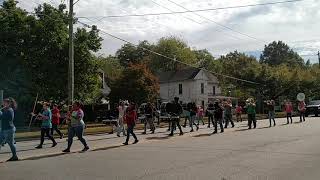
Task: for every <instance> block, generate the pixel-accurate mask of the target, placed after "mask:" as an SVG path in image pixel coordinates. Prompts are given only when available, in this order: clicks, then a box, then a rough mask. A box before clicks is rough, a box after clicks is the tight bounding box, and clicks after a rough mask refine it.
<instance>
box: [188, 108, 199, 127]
mask: <svg viewBox="0 0 320 180" xmlns="http://www.w3.org/2000/svg"><path fill="white" fill-rule="evenodd" d="M196 118H197V106H196V103H194V102H193V103H191V106H190V128H191V130H190V132H193V131H194V130H193V125H195V126H196V128H197V131H198V130H199V126H198V125H197V124H196V123H195V120H196Z"/></svg>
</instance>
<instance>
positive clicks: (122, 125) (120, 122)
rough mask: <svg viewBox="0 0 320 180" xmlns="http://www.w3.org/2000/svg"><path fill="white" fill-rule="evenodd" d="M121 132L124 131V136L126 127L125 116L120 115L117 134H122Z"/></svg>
mask: <svg viewBox="0 0 320 180" xmlns="http://www.w3.org/2000/svg"><path fill="white" fill-rule="evenodd" d="M121 132H122V133H123V135H124V136H125V135H126V131H125V129H124V123H123V118H121V117H119V120H118V127H117V135H118V136H120V134H121Z"/></svg>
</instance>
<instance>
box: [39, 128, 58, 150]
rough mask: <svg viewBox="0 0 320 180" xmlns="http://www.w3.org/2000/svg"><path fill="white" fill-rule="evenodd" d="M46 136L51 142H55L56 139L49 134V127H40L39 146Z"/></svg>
mask: <svg viewBox="0 0 320 180" xmlns="http://www.w3.org/2000/svg"><path fill="white" fill-rule="evenodd" d="M45 135H46V136H47V137H48V138H49V139H50V140H51V141H52V143H53V144H55V143H56V141H55V140H54V138H53V137H52V136H51V134H50V128H41V139H40V146H42V145H43V142H44V136H45Z"/></svg>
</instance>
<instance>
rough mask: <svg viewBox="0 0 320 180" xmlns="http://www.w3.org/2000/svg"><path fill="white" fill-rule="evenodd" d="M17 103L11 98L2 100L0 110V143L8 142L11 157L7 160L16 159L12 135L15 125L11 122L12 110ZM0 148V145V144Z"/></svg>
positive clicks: (12, 119)
mask: <svg viewBox="0 0 320 180" xmlns="http://www.w3.org/2000/svg"><path fill="white" fill-rule="evenodd" d="M16 107H17V104H16V102H15V100H14V99H13V98H8V99H4V100H3V108H2V109H1V110H0V120H1V128H2V129H1V132H0V145H2V144H3V143H4V142H6V143H8V144H9V147H10V150H11V153H12V157H11V158H10V159H9V160H8V161H18V160H19V159H18V156H17V150H16V146H15V141H14V136H15V132H16V127H15V126H14V124H13V121H14V117H15V116H14V115H15V114H14V110H15V109H16ZM0 149H1V146H0Z"/></svg>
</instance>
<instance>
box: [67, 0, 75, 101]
mask: <svg viewBox="0 0 320 180" xmlns="http://www.w3.org/2000/svg"><path fill="white" fill-rule="evenodd" d="M69 5H70V7H69V73H68V101H69V104H72V103H73V98H74V46H73V5H74V4H73V0H70V3H69Z"/></svg>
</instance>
